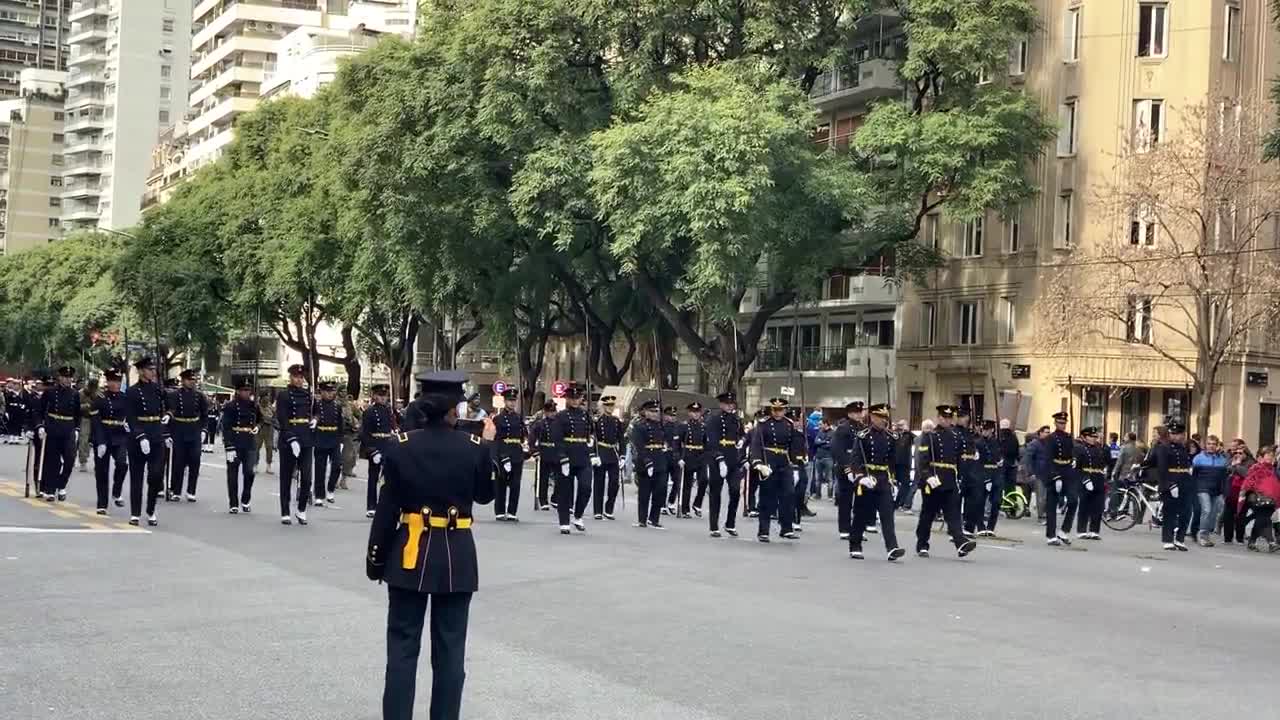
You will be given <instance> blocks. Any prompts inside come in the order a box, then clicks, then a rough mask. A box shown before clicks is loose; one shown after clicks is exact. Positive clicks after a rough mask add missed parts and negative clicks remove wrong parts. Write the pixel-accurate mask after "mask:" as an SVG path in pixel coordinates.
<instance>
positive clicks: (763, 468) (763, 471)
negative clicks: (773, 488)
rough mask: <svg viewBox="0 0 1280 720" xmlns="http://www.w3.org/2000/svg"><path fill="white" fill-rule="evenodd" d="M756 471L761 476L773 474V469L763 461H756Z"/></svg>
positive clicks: (765, 476)
mask: <svg viewBox="0 0 1280 720" xmlns="http://www.w3.org/2000/svg"><path fill="white" fill-rule="evenodd" d="M756 472H758V473H760V477H762V478H767V477H769V476H770V475H772V474H773V470H772V469H771V468H770V467H769V466H768V465H765V464H764V463H756Z"/></svg>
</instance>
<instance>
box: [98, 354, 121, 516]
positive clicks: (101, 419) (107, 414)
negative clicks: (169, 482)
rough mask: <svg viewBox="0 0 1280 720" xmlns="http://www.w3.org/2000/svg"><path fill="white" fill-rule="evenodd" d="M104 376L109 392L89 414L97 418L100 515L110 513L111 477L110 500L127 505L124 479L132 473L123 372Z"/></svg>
mask: <svg viewBox="0 0 1280 720" xmlns="http://www.w3.org/2000/svg"><path fill="white" fill-rule="evenodd" d="M104 375H105V377H106V379H107V390H106V392H104V393H102V394H101V395H99V396H98V397H97V398H96V399H95V400H94V401H93V408H92V409H91V410H90V411H89V414H90V417H91V418H92V419H93V428H92V435H93V437H92V438H91V442H92V445H93V457H94V461H93V476H94V480H95V481H96V485H97V490H98V514H99V515H106V514H107V497H108V495H107V492H108V484H107V479H108V477H110V478H111V483H110V493H111V494H110V497H112V498H115V503H116V507H123V506H124V500H121V499H120V494H121V493H123V492H124V476H125V473H127V472H128V471H129V460H128V454H129V433H128V430H127V429H126V428H125V418H126V417H127V416H128V405H127V402H126V399H125V395H124V393H122V392H120V380H121V376H120V371H119V370H116V369H114V368H112V369H110V370H107V371H106V373H104ZM112 470H114V473H111V471H112ZM109 473H110V474H109Z"/></svg>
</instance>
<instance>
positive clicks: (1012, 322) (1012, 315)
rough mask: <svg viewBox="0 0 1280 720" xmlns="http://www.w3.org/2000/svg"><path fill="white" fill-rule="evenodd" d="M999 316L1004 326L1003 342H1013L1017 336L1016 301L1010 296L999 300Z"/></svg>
mask: <svg viewBox="0 0 1280 720" xmlns="http://www.w3.org/2000/svg"><path fill="white" fill-rule="evenodd" d="M1000 308H1001V310H1000V315H1001V321H1002V322H1003V324H1004V341H1005V342H1007V343H1011V342H1014V339H1015V338H1016V337H1017V334H1018V299H1017V298H1015V297H1012V296H1006V297H1002V298H1000Z"/></svg>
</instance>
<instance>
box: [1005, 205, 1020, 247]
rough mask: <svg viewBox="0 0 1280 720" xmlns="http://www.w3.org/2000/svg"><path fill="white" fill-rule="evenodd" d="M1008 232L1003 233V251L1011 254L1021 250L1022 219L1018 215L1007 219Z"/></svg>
mask: <svg viewBox="0 0 1280 720" xmlns="http://www.w3.org/2000/svg"><path fill="white" fill-rule="evenodd" d="M1008 224H1009V228H1008V229H1009V232H1007V233H1005V245H1004V251H1005V252H1007V253H1009V254H1011V255H1012V254H1013V253H1016V252H1019V251H1021V250H1022V219H1021V218H1020V217H1019V216H1018V215H1016V214H1015V215H1014V216H1013V217H1011V218H1009V223H1008Z"/></svg>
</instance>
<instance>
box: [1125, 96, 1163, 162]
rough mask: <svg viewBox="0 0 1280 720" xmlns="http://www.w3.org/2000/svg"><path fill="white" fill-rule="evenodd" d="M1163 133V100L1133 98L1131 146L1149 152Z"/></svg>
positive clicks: (1158, 141)
mask: <svg viewBox="0 0 1280 720" xmlns="http://www.w3.org/2000/svg"><path fill="white" fill-rule="evenodd" d="M1163 135H1164V100H1135V101H1134V103H1133V147H1134V149H1135V150H1137V151H1138V152H1140V153H1144V152H1149V151H1150V150H1151V148H1153V147H1155V146H1156V145H1157V144H1159V143H1160V138H1161V137H1162V136H1163Z"/></svg>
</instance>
